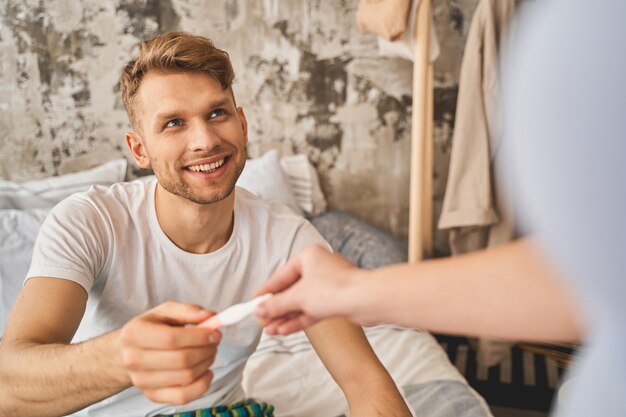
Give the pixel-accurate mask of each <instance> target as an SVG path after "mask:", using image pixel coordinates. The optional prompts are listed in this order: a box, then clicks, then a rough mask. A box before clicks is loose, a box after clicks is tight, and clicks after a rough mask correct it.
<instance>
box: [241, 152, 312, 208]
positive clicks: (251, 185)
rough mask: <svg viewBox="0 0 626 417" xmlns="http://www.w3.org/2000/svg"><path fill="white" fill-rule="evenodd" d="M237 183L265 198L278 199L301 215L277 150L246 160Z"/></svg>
mask: <svg viewBox="0 0 626 417" xmlns="http://www.w3.org/2000/svg"><path fill="white" fill-rule="evenodd" d="M237 185H238V186H239V187H243V188H245V189H246V190H248V191H250V192H252V193H254V194H256V195H258V196H259V197H261V198H263V199H265V200H273V201H278V202H280V203H282V204H284V205H286V206H287V207H289V208H290V209H291V210H293V211H294V212H295V213H298V214H300V215H303V214H304V213H303V212H302V209H301V208H300V206H299V205H298V201H297V200H296V197H295V196H294V194H293V191H292V189H291V184H289V180H288V179H287V175H285V173H284V172H283V170H282V168H281V166H280V162H279V156H278V151H277V150H271V151H268V152H266V153H265V155H263V156H261V157H260V158H256V159H249V160H247V161H246V166H245V167H244V169H243V172H242V173H241V175H240V176H239V179H238V180H237Z"/></svg>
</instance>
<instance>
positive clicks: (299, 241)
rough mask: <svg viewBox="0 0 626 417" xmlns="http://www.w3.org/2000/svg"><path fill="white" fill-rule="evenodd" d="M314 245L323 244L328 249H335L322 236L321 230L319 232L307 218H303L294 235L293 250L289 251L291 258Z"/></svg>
mask: <svg viewBox="0 0 626 417" xmlns="http://www.w3.org/2000/svg"><path fill="white" fill-rule="evenodd" d="M313 245H321V246H324V247H325V248H327V249H328V250H331V251H332V250H333V249H332V248H331V246H330V244H329V243H328V242H327V241H326V239H324V237H322V235H321V234H320V232H318V231H317V229H316V228H315V227H314V226H313V225H312V224H311V223H309V222H308V221H307V220H303V221H302V224H301V225H300V227H299V228H298V230H297V232H296V234H295V236H294V239H293V242H292V245H291V251H290V253H289V259H291V258H293V257H294V256H296V255H297V254H298V253H300V252H301V251H303V250H304V249H306V248H308V247H309V246H313Z"/></svg>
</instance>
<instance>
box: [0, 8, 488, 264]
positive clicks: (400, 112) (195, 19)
mask: <svg viewBox="0 0 626 417" xmlns="http://www.w3.org/2000/svg"><path fill="white" fill-rule="evenodd" d="M476 3H477V0H445V1H444V0H435V1H434V18H435V23H436V30H437V33H438V36H439V41H440V43H441V46H442V54H441V56H440V57H439V59H438V60H437V62H436V66H435V70H436V71H435V72H436V74H435V88H436V90H435V132H434V133H435V135H434V136H435V137H434V141H435V169H434V173H433V175H434V179H435V192H434V196H433V198H434V203H435V213H436V218H435V221H436V219H437V217H438V215H437V213H438V211H439V206H440V203H441V200H442V198H443V191H444V185H445V178H446V174H447V168H448V159H449V151H450V139H451V132H452V128H453V124H454V106H455V102H456V91H457V84H458V73H459V67H460V62H461V54H462V49H463V45H464V42H465V36H466V33H467V30H468V26H469V23H470V19H471V15H472V12H473V10H474V8H475V6H476ZM357 4H358V3H357V0H343V1H335V0H317V1H314V0H313V1H309V0H294V1H280V0H262V1H261V0H227V1H223V0H209V1H199V0H113V1H106V2H105V1H99V0H80V1H76V0H75V1H70V0H47V1H42V0H27V1H24V0H3V1H1V2H0V56H1V57H2V59H1V60H0V65H1V66H2V67H1V70H0V175H1V176H3V177H5V178H11V179H16V180H21V179H27V178H37V177H43V176H48V175H55V174H58V173H59V172H61V171H62V169H63V164H64V162H66V161H68V160H72V159H75V158H77V157H81V158H87V159H91V160H92V161H96V160H107V159H111V158H113V157H117V156H120V155H123V156H126V157H129V155H128V154H127V151H126V149H125V145H124V143H123V135H124V133H125V131H126V130H127V129H129V125H128V121H127V118H126V114H125V112H124V110H123V106H122V104H121V100H120V97H119V94H118V74H119V70H120V68H121V67H122V66H123V64H124V63H125V62H126V61H127V60H128V59H129V58H130V56H131V54H133V53H134V52H135V51H136V46H137V44H138V42H139V41H140V40H142V39H145V38H148V37H151V36H153V35H155V34H157V33H159V32H162V31H166V30H185V31H190V32H193V33H196V34H200V35H204V36H207V37H210V38H212V39H213V40H214V42H215V43H216V45H217V46H218V47H221V48H222V49H225V50H227V51H229V53H230V55H231V58H232V60H233V64H234V67H235V71H236V81H235V86H234V89H235V95H236V97H237V100H238V104H240V105H242V106H243V107H244V109H245V110H246V115H247V117H248V121H249V124H250V147H249V153H250V155H251V156H252V157H256V156H259V155H261V154H262V153H263V152H265V151H266V150H268V149H270V148H279V149H280V150H281V151H282V152H283V153H284V154H290V153H296V152H305V153H307V154H308V155H309V157H310V159H311V161H312V162H313V163H314V164H315V165H316V166H317V167H318V170H319V172H320V174H321V179H322V184H323V188H324V190H325V192H326V194H327V197H328V199H329V203H330V206H331V207H332V208H335V209H342V210H346V211H349V212H352V213H353V214H355V215H357V216H358V217H360V218H362V219H365V220H367V221H369V222H370V223H372V224H375V225H377V226H379V227H381V228H382V229H384V230H388V231H390V232H392V233H394V234H396V235H398V236H406V233H407V226H408V190H409V187H408V178H409V161H408V155H409V149H410V113H411V71H412V66H411V65H412V64H411V63H409V62H407V61H403V60H401V59H389V58H381V57H379V55H378V49H377V46H376V39H375V38H374V37H373V36H372V35H365V34H361V33H359V31H358V29H357V27H356V24H355V11H356V7H357ZM436 247H437V253H439V254H443V253H445V252H446V237H445V235H444V234H442V233H437V234H436Z"/></svg>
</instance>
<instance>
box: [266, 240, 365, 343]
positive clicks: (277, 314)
mask: <svg viewBox="0 0 626 417" xmlns="http://www.w3.org/2000/svg"><path fill="white" fill-rule="evenodd" d="M358 271H359V270H358V268H356V267H355V266H354V265H352V264H351V263H350V262H348V261H347V260H346V259H344V258H342V257H341V256H340V255H337V254H333V253H332V252H330V251H329V250H328V249H326V248H324V247H322V246H311V247H309V248H307V249H305V250H303V251H302V252H300V253H299V254H298V255H297V256H296V257H294V258H293V259H291V260H290V261H289V262H287V263H286V264H285V265H284V266H283V267H282V268H280V269H278V270H277V271H276V272H275V273H274V274H273V275H272V276H271V277H270V279H269V280H268V281H267V282H265V284H263V286H261V288H259V290H258V291H257V293H256V295H262V294H265V293H273V294H274V295H273V296H272V297H271V298H270V299H269V300H267V301H265V302H263V303H262V304H261V305H260V306H259V307H258V308H257V311H256V314H257V316H258V317H259V318H260V324H261V325H262V326H264V327H265V330H266V331H267V333H269V334H283V335H285V334H289V333H293V332H296V331H299V330H302V329H304V328H306V327H309V326H311V325H313V324H314V323H316V322H318V321H319V320H322V319H325V318H328V317H332V316H337V315H344V316H346V317H348V318H350V310H349V308H347V305H346V303H348V302H349V301H350V297H349V296H347V295H346V294H345V292H346V291H347V289H348V288H349V287H350V285H351V282H353V280H354V279H355V278H354V277H353V275H354V274H355V273H357V272H358Z"/></svg>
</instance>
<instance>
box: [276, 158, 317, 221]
mask: <svg viewBox="0 0 626 417" xmlns="http://www.w3.org/2000/svg"><path fill="white" fill-rule="evenodd" d="M280 166H281V167H282V168H283V171H284V172H285V174H286V175H287V179H288V180H289V184H290V185H291V189H292V190H293V194H294V196H295V198H296V200H297V201H298V205H299V206H300V207H301V208H302V210H304V212H305V213H306V214H307V215H308V216H316V215H318V214H320V213H323V212H325V211H326V197H325V196H324V192H323V191H322V187H321V186H320V180H319V177H318V176H317V170H316V169H315V167H314V166H313V165H312V164H311V162H309V158H308V157H307V156H306V155H305V154H297V155H290V156H285V157H283V158H281V159H280Z"/></svg>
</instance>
